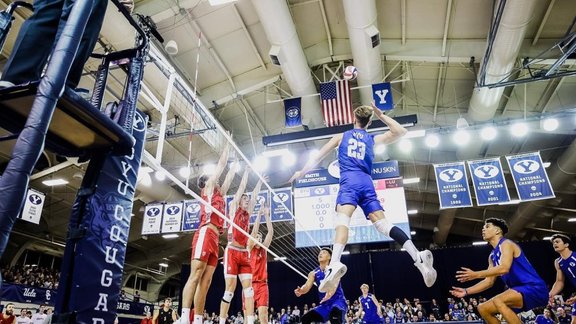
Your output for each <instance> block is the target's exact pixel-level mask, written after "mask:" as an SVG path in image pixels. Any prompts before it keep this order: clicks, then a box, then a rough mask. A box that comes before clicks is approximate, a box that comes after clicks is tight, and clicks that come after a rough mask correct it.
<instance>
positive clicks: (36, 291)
mask: <svg viewBox="0 0 576 324" xmlns="http://www.w3.org/2000/svg"><path fill="white" fill-rule="evenodd" d="M0 300H3V301H4V300H6V301H11V302H13V303H26V304H37V305H50V306H53V305H54V302H55V300H56V290H52V289H44V288H38V287H29V286H24V285H15V284H9V283H4V284H2V292H1V294H0Z"/></svg>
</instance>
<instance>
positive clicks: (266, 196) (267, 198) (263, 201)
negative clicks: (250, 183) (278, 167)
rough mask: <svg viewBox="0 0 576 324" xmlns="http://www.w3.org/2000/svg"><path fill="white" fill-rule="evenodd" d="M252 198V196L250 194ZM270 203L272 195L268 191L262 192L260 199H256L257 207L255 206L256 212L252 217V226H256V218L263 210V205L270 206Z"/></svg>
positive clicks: (259, 194) (259, 195)
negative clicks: (261, 209)
mask: <svg viewBox="0 0 576 324" xmlns="http://www.w3.org/2000/svg"><path fill="white" fill-rule="evenodd" d="M250 196H252V194H250ZM269 202H270V195H269V194H268V190H266V191H260V192H259V193H258V198H257V199H256V205H254V211H253V212H252V215H250V225H252V224H254V222H255V221H256V216H258V211H259V210H260V208H262V205H264V204H269Z"/></svg>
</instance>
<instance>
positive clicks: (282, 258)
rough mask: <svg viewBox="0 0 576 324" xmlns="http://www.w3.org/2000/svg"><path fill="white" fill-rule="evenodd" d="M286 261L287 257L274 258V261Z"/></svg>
mask: <svg viewBox="0 0 576 324" xmlns="http://www.w3.org/2000/svg"><path fill="white" fill-rule="evenodd" d="M282 260H286V257H274V261H282Z"/></svg>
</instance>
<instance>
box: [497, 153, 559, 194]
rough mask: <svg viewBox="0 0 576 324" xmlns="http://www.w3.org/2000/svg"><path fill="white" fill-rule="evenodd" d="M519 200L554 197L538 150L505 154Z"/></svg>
mask: <svg viewBox="0 0 576 324" xmlns="http://www.w3.org/2000/svg"><path fill="white" fill-rule="evenodd" d="M506 160H507V161H508V166H509V167H510V172H511V173H512V178H513V179H514V183H515V184H516V190H517V191H518V197H519V198H520V200H522V201H525V200H540V199H548V198H554V197H555V195H554V190H552V185H551V184H550V180H549V179H548V174H546V169H545V168H544V166H543V165H542V158H541V157H540V152H535V153H527V154H520V155H510V156H506Z"/></svg>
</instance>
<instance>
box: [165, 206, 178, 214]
mask: <svg viewBox="0 0 576 324" xmlns="http://www.w3.org/2000/svg"><path fill="white" fill-rule="evenodd" d="M179 212H180V207H178V206H170V207H168V208H166V214H168V215H170V216H174V215H177V214H178V213H179Z"/></svg>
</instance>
